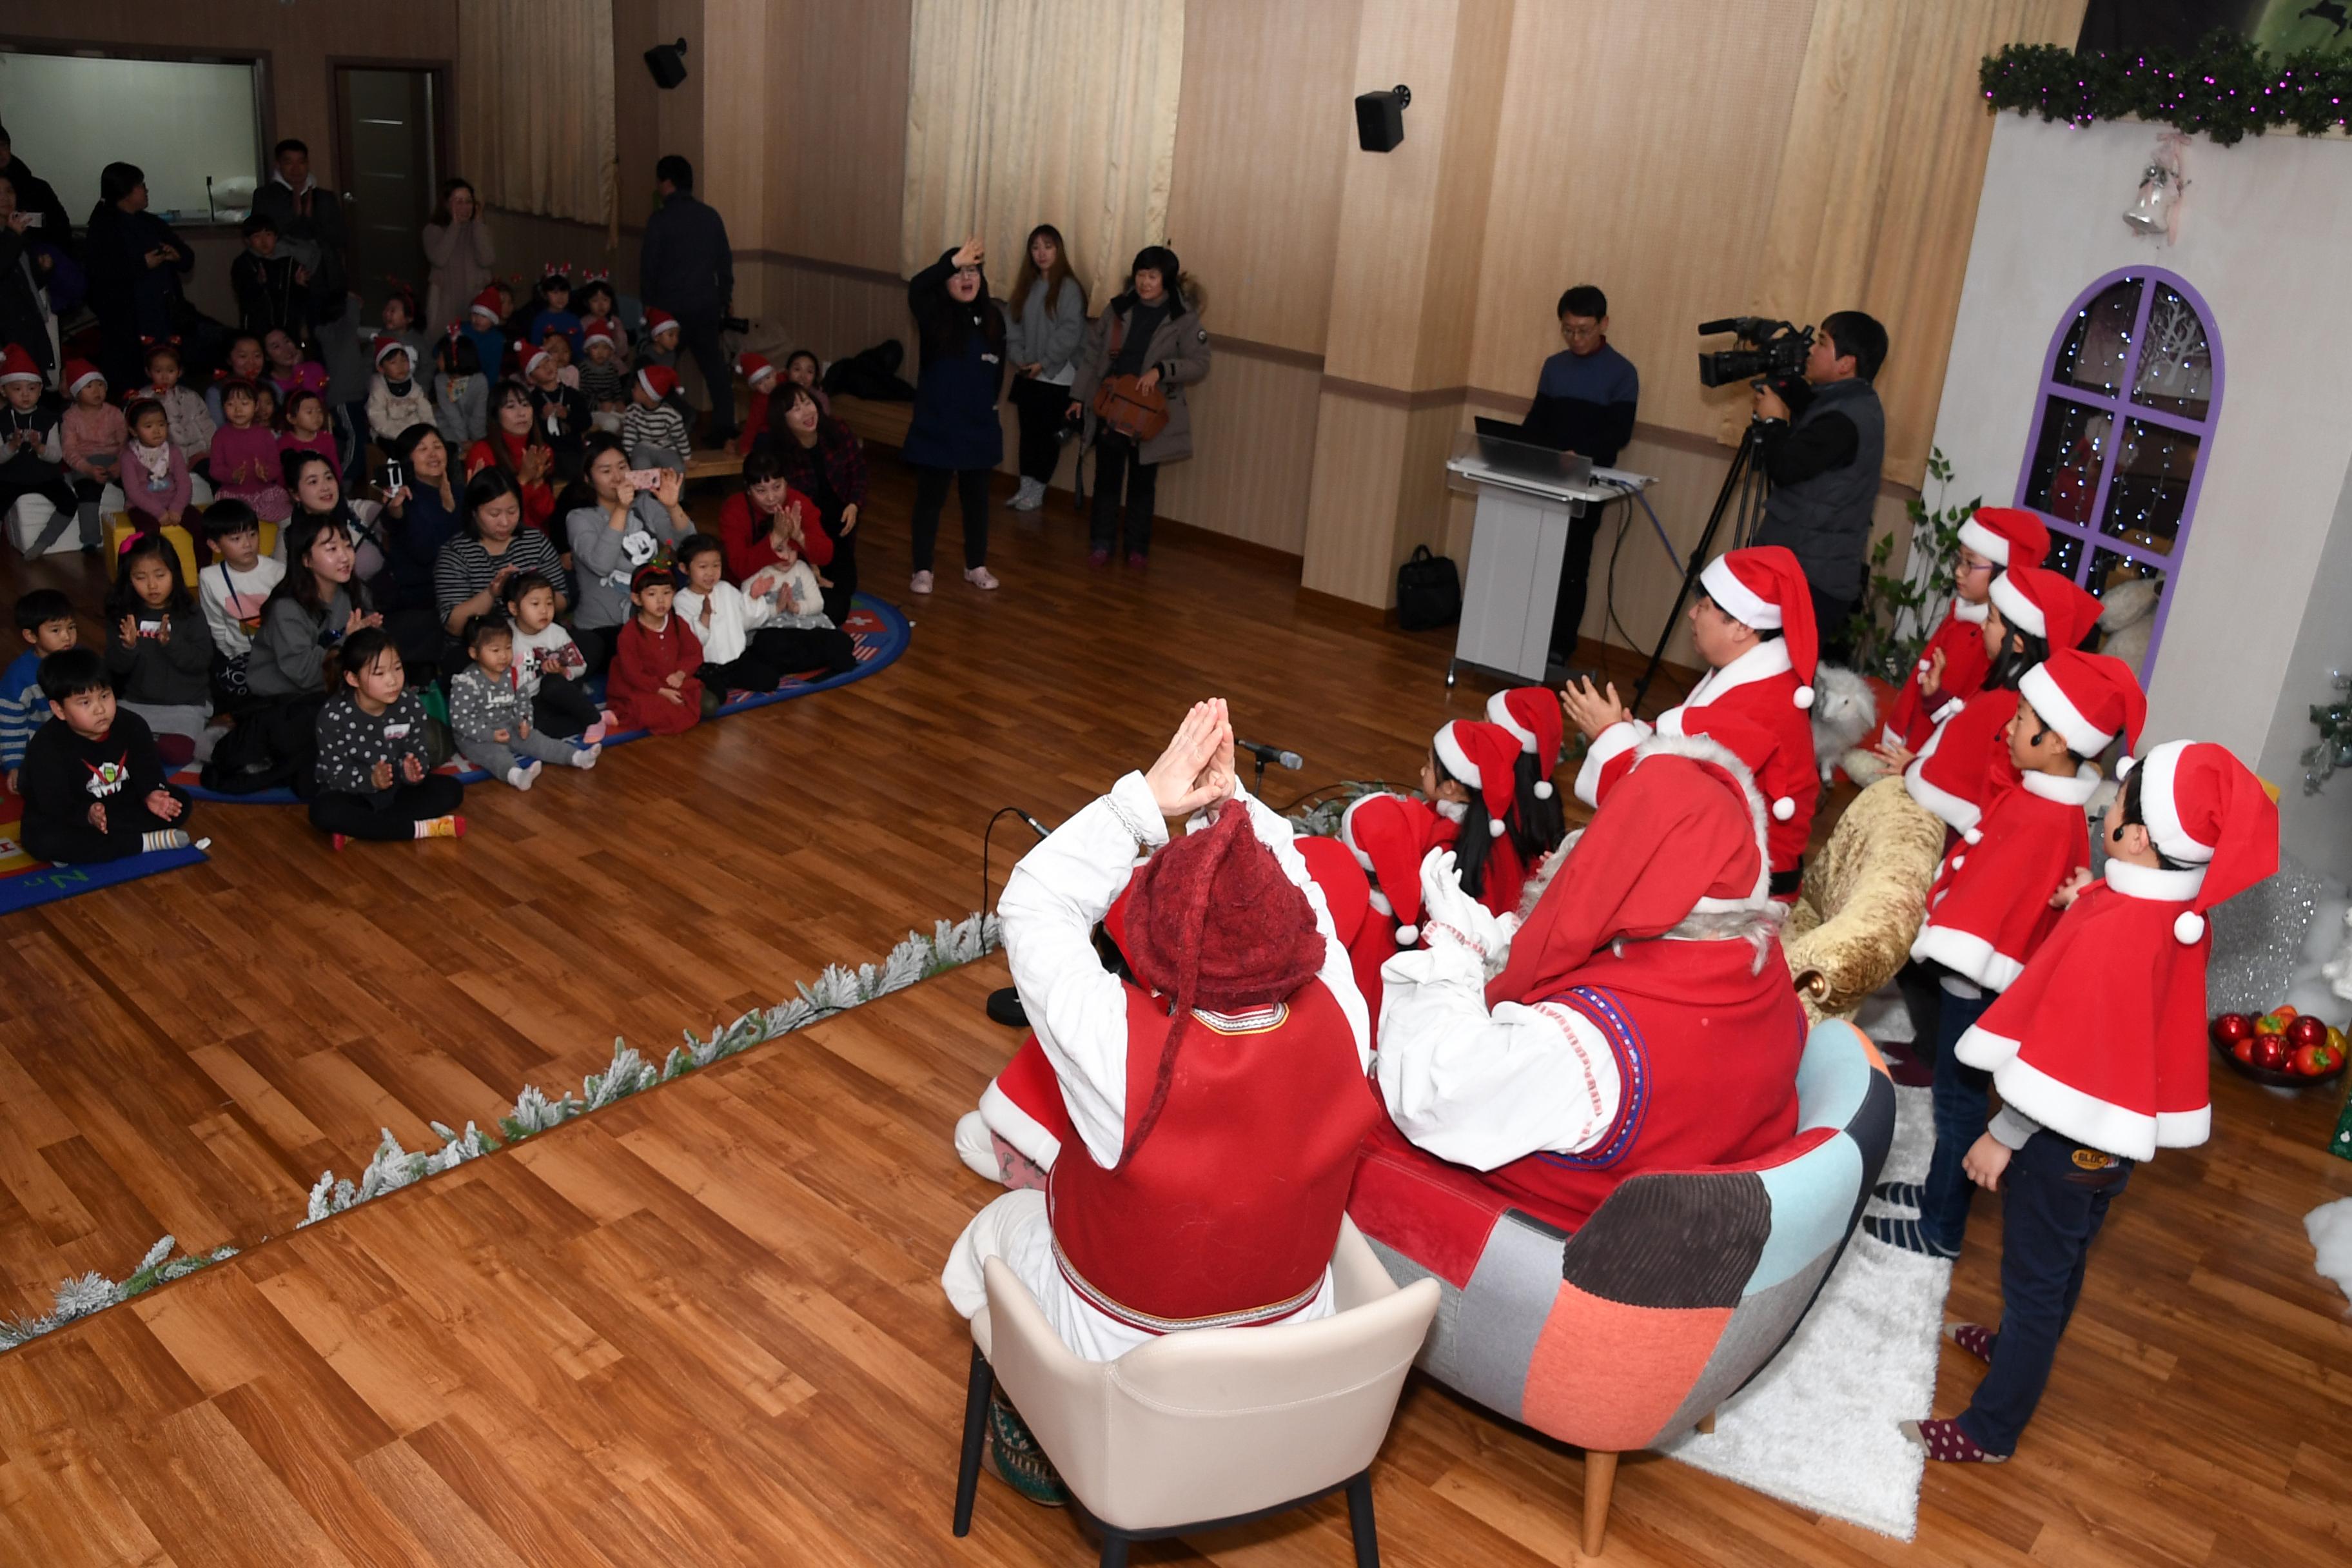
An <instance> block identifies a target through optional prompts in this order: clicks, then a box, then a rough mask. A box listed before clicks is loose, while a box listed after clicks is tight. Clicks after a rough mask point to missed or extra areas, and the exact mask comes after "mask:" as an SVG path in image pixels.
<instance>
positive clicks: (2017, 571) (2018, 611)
mask: <svg viewBox="0 0 2352 1568" xmlns="http://www.w3.org/2000/svg"><path fill="white" fill-rule="evenodd" d="M1992 606H1993V608H1994V609H1996V610H1999V611H2000V618H2001V619H2002V620H2004V621H2007V622H2008V623H2009V624H2010V625H2011V626H2014V627H2016V628H2017V629H2018V630H2019V631H2021V632H2031V633H2032V634H2033V635H2034V636H2035V637H2040V638H2041V639H2042V641H2043V642H2045V643H2047V644H2049V645H2050V647H2051V649H2052V651H2053V652H2054V651H2056V650H2057V649H2059V648H2062V647H2074V645H2075V644H2077V643H2079V642H2081V641H2082V640H2083V638H2084V637H2086V636H2088V635H2089V633H2090V630H2091V628H2092V627H2093V626H2096V625H2097V624H2098V620H2099V611H2100V610H2101V609H2103V608H2104V607H2105V606H2104V605H2101V604H2100V603H2099V601H2098V600H2096V599H2095V598H2093V597H2092V596H2091V595H2090V594H2089V593H2088V592H2086V591H2085V590H2084V589H2083V588H2081V587H2078V586H2077V585H2076V584H2075V583H2074V579H2073V578H2071V577H2068V576H2066V575H2064V574H2062V573H2057V572H2050V571H2045V570H2044V569H2042V567H2039V566H2012V567H2011V568H2010V569H2009V570H2008V571H2006V572H2003V573H2002V574H2000V576H1998V577H1995V578H1994V579H1993V580H1992Z"/></svg>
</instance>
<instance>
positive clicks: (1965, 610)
mask: <svg viewBox="0 0 2352 1568" xmlns="http://www.w3.org/2000/svg"><path fill="white" fill-rule="evenodd" d="M1991 614H1992V601H1991V600H1990V599H1987V600H1986V601H1985V602H1984V603H1983V604H1981V605H1971V604H1969V602H1968V601H1967V600H1966V599H1954V600H1953V601H1952V619H1954V620H1956V621H1966V622H1967V623H1968V624H1969V625H1970V626H1982V625H1984V624H1985V621H1986V619H1987V618H1988V617H1990V616H1991Z"/></svg>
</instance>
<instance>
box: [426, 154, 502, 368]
mask: <svg viewBox="0 0 2352 1568" xmlns="http://www.w3.org/2000/svg"><path fill="white" fill-rule="evenodd" d="M425 260H427V261H429V262H431V263H432V264H433V279H432V282H431V283H430V285H429V286H427V288H426V289H425V320H424V321H421V322H420V323H418V324H419V325H420V326H422V327H423V328H424V329H425V335H426V336H427V337H432V338H437V337H439V336H440V335H441V334H442V333H443V332H445V331H448V330H449V323H450V322H452V321H457V319H458V318H459V317H461V316H463V315H464V314H465V313H466V307H467V305H469V304H471V303H472V302H473V299H474V296H475V295H477V294H478V293H480V292H481V291H482V290H483V289H485V288H487V287H488V285H489V281H490V268H492V267H493V266H495V265H497V263H498V253H497V252H496V251H495V250H494V249H492V248H491V246H490V226H489V224H488V221H487V220H485V219H484V218H483V216H482V204H481V201H480V199H479V198H478V197H477V196H476V195H474V187H473V186H471V185H469V184H467V183H466V182H465V181H463V180H444V181H442V182H441V205H439V206H437V207H436V208H434V209H433V216H432V218H431V220H430V221H429V222H427V223H426V224H425ZM482 369H483V371H484V373H485V374H494V373H493V372H492V367H490V366H488V365H484V366H483V367H482Z"/></svg>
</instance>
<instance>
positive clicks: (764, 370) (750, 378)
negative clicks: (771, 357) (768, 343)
mask: <svg viewBox="0 0 2352 1568" xmlns="http://www.w3.org/2000/svg"><path fill="white" fill-rule="evenodd" d="M735 368H736V369H737V370H739V371H740V372H741V373H742V375H743V383H744V384H745V385H747V386H750V387H751V388H752V389H754V390H755V391H756V390H757V389H758V387H759V385H760V384H761V382H763V381H766V380H768V379H770V378H771V377H772V376H773V375H774V374H776V367H775V366H774V365H772V364H771V363H768V356H767V355H765V354H755V353H748V352H747V353H742V354H740V355H738V356H737V358H736V361H735Z"/></svg>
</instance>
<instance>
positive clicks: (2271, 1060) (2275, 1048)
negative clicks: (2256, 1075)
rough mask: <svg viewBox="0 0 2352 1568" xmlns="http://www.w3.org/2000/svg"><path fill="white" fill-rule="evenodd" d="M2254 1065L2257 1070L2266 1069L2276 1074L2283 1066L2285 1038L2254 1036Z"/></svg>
mask: <svg viewBox="0 0 2352 1568" xmlns="http://www.w3.org/2000/svg"><path fill="white" fill-rule="evenodd" d="M2254 1065H2255V1066H2256V1067H2258V1068H2270V1069H2271V1070H2272V1071H2273V1072H2276V1071H2278V1070H2279V1069H2280V1068H2282V1067H2284V1066H2285V1065H2286V1037H2285V1036H2284V1035H2256V1036H2255V1037H2254Z"/></svg>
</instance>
